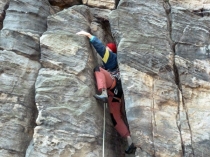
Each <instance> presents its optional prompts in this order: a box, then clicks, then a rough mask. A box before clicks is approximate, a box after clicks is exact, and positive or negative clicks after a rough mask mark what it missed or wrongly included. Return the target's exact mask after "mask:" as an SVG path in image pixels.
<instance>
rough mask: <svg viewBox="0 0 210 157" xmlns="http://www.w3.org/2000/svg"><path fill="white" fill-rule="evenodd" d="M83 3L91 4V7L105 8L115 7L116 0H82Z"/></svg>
mask: <svg viewBox="0 0 210 157" xmlns="http://www.w3.org/2000/svg"><path fill="white" fill-rule="evenodd" d="M82 2H83V4H85V5H88V6H91V7H98V8H103V9H104V8H105V9H115V5H116V4H115V3H116V0H82Z"/></svg>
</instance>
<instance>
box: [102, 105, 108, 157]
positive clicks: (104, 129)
mask: <svg viewBox="0 0 210 157" xmlns="http://www.w3.org/2000/svg"><path fill="white" fill-rule="evenodd" d="M106 106H107V103H104V126H103V155H102V156H103V157H104V155H105V153H104V151H105V131H106Z"/></svg>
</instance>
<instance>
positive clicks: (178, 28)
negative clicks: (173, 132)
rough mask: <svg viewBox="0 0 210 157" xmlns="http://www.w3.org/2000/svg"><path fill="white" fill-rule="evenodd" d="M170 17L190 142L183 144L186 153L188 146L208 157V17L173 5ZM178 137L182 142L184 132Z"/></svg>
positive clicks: (209, 111)
mask: <svg viewBox="0 0 210 157" xmlns="http://www.w3.org/2000/svg"><path fill="white" fill-rule="evenodd" d="M172 4H173V3H172ZM195 4H197V7H200V8H205V9H208V10H209V5H206V4H203V3H202V2H200V3H198V2H197V3H196V2H195ZM195 4H194V5H195ZM203 12H206V11H205V10H203ZM171 15H172V16H171V20H172V33H171V37H172V40H173V41H174V42H176V45H175V54H176V56H175V65H176V66H177V69H178V76H179V81H180V88H181V91H182V96H183V98H182V99H183V100H182V101H183V108H184V111H185V113H186V115H187V119H188V126H189V129H190V137H189V138H190V139H188V140H187V141H188V142H186V141H184V140H183V144H184V146H185V148H186V150H185V151H186V152H188V149H187V148H188V146H190V147H191V149H192V152H193V154H194V155H195V156H209V155H210V150H209V149H208V147H209V145H210V142H209V136H208V135H209V133H210V130H209V129H208V126H209V125H210V122H209V119H210V115H209V113H210V106H209V105H210V103H209V101H210V97H209V96H210V88H209V87H210V86H209V85H210V75H209V74H210V73H209V71H210V60H209V58H210V56H209V50H208V47H209V44H210V38H209V26H210V21H209V20H210V17H208V16H205V15H206V13H203V14H202V12H201V13H198V12H194V13H192V12H190V11H189V10H186V9H179V8H177V4H173V5H172V9H171ZM182 15H184V16H182ZM181 17H182V18H181ZM180 18H181V19H180ZM183 125H184V124H182V121H181V123H180V127H181V128H184V126H183ZM201 130H202V133H201ZM181 134H182V136H183V139H184V137H185V131H184V130H182V129H181Z"/></svg>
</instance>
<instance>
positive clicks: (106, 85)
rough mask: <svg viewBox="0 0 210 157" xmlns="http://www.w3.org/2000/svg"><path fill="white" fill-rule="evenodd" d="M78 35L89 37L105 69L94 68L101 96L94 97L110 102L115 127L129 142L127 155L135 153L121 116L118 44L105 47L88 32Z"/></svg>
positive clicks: (109, 44) (81, 32) (121, 92)
mask: <svg viewBox="0 0 210 157" xmlns="http://www.w3.org/2000/svg"><path fill="white" fill-rule="evenodd" d="M76 34H77V35H84V36H86V37H88V38H89V39H90V43H91V44H92V45H93V47H94V48H95V50H96V51H97V53H98V54H99V55H100V56H101V58H102V61H103V66H104V68H102V67H96V68H94V74H95V78H96V82H97V88H98V91H99V92H101V94H100V95H98V94H95V95H94V97H95V98H96V99H99V100H102V101H104V102H106V101H108V105H109V111H110V114H111V119H112V122H113V124H114V127H115V129H116V130H117V132H118V133H119V134H120V135H121V136H122V137H124V138H126V139H127V141H128V148H127V149H126V150H125V153H127V154H131V153H134V152H135V150H136V147H135V146H134V144H133V141H132V139H131V135H130V132H129V130H128V127H127V126H126V125H125V123H124V121H123V119H122V114H121V105H122V103H121V98H122V95H123V91H122V86H121V82H120V79H119V70H118V64H117V55H116V53H117V47H116V44H115V43H108V44H107V45H106V46H104V45H103V43H102V42H101V41H100V40H99V39H98V38H97V37H96V36H93V35H92V34H90V33H88V32H86V31H80V32H78V33H76ZM107 92H108V95H107Z"/></svg>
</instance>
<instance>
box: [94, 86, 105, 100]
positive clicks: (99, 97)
mask: <svg viewBox="0 0 210 157" xmlns="http://www.w3.org/2000/svg"><path fill="white" fill-rule="evenodd" d="M94 97H95V98H96V99H98V100H102V101H104V102H107V101H108V95H107V90H106V89H103V90H102V93H101V95H98V94H95V95H94Z"/></svg>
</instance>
